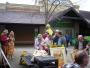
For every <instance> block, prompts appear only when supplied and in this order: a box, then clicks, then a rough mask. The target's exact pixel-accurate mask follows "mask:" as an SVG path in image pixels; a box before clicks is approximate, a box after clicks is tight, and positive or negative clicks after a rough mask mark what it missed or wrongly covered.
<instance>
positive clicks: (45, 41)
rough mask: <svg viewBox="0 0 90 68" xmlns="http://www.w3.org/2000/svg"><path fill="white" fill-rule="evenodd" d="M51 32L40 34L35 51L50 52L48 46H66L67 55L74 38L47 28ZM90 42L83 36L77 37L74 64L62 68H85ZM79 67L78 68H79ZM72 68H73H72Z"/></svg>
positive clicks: (36, 40)
mask: <svg viewBox="0 0 90 68" xmlns="http://www.w3.org/2000/svg"><path fill="white" fill-rule="evenodd" d="M47 28H49V30H46V32H45V33H44V34H38V36H37V38H36V39H35V49H37V50H40V49H41V50H42V49H43V50H45V51H47V52H48V50H49V48H48V46H49V45H50V44H51V43H53V45H54V44H55V45H57V46H62V45H64V47H65V50H66V54H67V47H68V44H69V43H71V42H70V41H71V39H72V36H71V34H69V33H67V34H65V35H63V34H62V32H61V31H60V30H56V31H55V32H54V33H53V32H52V30H51V29H50V26H47ZM89 48H90V42H89V41H88V40H86V39H84V36H83V35H77V37H76V42H75V45H74V48H73V50H74V51H76V54H75V56H74V63H72V64H66V65H64V66H63V67H62V68H68V65H69V66H70V65H71V66H76V67H73V68H85V66H86V65H87V63H88V59H89V57H88V54H89ZM77 65H78V66H77ZM70 68H72V67H70Z"/></svg>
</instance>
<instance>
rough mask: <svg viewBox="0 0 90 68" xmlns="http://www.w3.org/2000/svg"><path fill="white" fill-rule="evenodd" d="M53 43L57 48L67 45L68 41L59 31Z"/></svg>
mask: <svg viewBox="0 0 90 68" xmlns="http://www.w3.org/2000/svg"><path fill="white" fill-rule="evenodd" d="M53 43H56V45H57V46H61V45H62V44H63V45H65V43H66V40H65V38H64V37H63V36H62V32H60V31H59V30H56V32H55V35H54V38H53Z"/></svg>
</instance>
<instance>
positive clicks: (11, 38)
mask: <svg viewBox="0 0 90 68" xmlns="http://www.w3.org/2000/svg"><path fill="white" fill-rule="evenodd" d="M14 42H15V38H14V32H13V31H11V32H10V34H9V40H8V48H7V56H8V57H9V58H12V55H13V52H14Z"/></svg>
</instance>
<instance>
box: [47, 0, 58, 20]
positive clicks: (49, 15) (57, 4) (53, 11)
mask: <svg viewBox="0 0 90 68" xmlns="http://www.w3.org/2000/svg"><path fill="white" fill-rule="evenodd" d="M58 2H59V3H58V4H57V5H56V6H55V8H54V9H53V11H52V12H51V13H50V15H49V16H48V19H49V18H50V17H51V16H52V13H53V12H54V11H55V9H56V8H57V7H58V6H59V4H60V1H59V0H58Z"/></svg>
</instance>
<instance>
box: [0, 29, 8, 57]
mask: <svg viewBox="0 0 90 68" xmlns="http://www.w3.org/2000/svg"><path fill="white" fill-rule="evenodd" d="M7 34H8V30H6V29H5V30H4V31H3V32H2V33H1V43H2V49H3V51H4V53H5V55H6V56H7V41H8V36H7Z"/></svg>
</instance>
